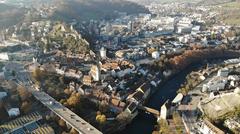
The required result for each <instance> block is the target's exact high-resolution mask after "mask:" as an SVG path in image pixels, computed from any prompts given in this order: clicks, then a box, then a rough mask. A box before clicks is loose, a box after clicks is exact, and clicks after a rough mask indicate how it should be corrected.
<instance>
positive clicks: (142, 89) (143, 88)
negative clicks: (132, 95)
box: [137, 83, 151, 99]
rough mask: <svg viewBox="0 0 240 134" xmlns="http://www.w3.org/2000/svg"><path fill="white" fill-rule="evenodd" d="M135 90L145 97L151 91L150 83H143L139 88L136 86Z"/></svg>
mask: <svg viewBox="0 0 240 134" xmlns="http://www.w3.org/2000/svg"><path fill="white" fill-rule="evenodd" d="M137 91H140V92H142V93H143V94H144V95H143V98H144V99H146V98H147V97H148V96H149V95H150V93H151V89H150V85H149V84H147V83H144V84H142V85H141V86H140V87H139V88H137Z"/></svg>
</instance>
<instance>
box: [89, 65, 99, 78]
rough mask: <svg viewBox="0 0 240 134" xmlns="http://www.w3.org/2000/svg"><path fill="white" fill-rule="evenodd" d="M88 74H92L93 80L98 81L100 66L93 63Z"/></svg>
mask: <svg viewBox="0 0 240 134" xmlns="http://www.w3.org/2000/svg"><path fill="white" fill-rule="evenodd" d="M89 75H91V76H92V78H93V80H94V81H99V80H100V78H101V70H100V67H99V66H98V65H93V66H92V67H91V70H90V72H89Z"/></svg>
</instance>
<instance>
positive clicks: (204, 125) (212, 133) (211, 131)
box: [199, 119, 225, 134]
mask: <svg viewBox="0 0 240 134" xmlns="http://www.w3.org/2000/svg"><path fill="white" fill-rule="evenodd" d="M199 131H200V132H201V133H203V134H225V133H224V132H223V131H222V130H220V129H219V128H217V127H216V126H214V125H213V124H212V123H211V122H210V121H208V120H207V119H204V120H203V121H202V122H201V125H200V127H199Z"/></svg>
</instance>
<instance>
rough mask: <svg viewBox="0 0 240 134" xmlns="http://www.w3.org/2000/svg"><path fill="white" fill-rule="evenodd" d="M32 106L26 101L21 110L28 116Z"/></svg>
mask: <svg viewBox="0 0 240 134" xmlns="http://www.w3.org/2000/svg"><path fill="white" fill-rule="evenodd" d="M30 109H31V104H30V103H29V102H28V101H24V102H23V103H22V105H21V110H22V111H23V112H24V113H25V114H26V113H28V112H29V111H30Z"/></svg>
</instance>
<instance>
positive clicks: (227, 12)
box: [216, 2, 240, 26]
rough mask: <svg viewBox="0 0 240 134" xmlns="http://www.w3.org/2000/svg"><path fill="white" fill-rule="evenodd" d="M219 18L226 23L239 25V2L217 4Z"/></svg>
mask: <svg viewBox="0 0 240 134" xmlns="http://www.w3.org/2000/svg"><path fill="white" fill-rule="evenodd" d="M218 6H219V7H218V8H217V9H216V10H217V12H220V13H221V15H219V19H220V20H222V21H223V22H224V23H226V24H228V25H237V26H239V25H240V2H229V3H224V4H220V5H218Z"/></svg>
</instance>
